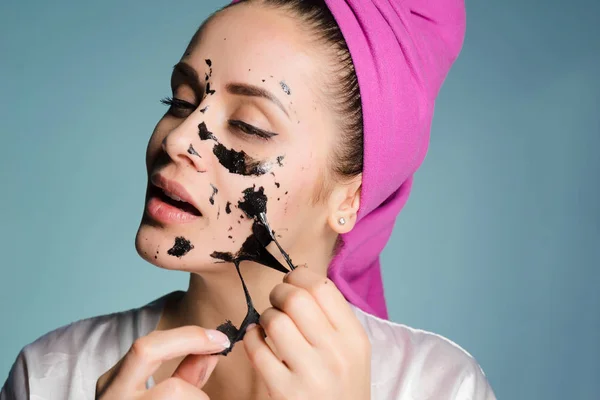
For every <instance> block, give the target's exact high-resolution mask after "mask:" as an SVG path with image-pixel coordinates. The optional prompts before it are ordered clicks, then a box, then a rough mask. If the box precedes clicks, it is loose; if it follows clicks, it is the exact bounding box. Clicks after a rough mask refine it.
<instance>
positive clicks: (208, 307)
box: [154, 260, 327, 400]
mask: <svg viewBox="0 0 600 400" xmlns="http://www.w3.org/2000/svg"><path fill="white" fill-rule="evenodd" d="M326 262H327V261H326V260H323V261H321V262H319V261H317V260H315V261H314V263H315V264H312V265H324V266H325V267H322V268H320V273H322V274H323V276H325V275H326V266H327V263H326ZM309 265H310V264H309ZM309 267H310V266H309ZM315 270H317V268H315ZM240 271H241V274H242V276H243V278H244V282H245V283H246V286H247V288H248V291H249V293H250V296H251V298H252V303H253V305H254V308H255V309H256V311H258V313H259V314H260V313H262V312H263V311H265V310H266V309H267V308H269V307H271V304H270V302H269V294H270V292H271V290H272V289H273V288H274V287H275V286H276V285H277V284H279V283H281V282H282V280H283V274H282V273H281V272H279V271H275V270H273V269H270V268H266V267H264V266H262V265H258V264H255V263H251V262H242V263H241V265H240ZM247 311H248V308H247V305H246V298H245V295H244V291H243V288H242V283H241V281H240V278H239V276H238V273H237V271H236V269H235V266H234V265H233V264H230V263H224V264H222V270H218V271H216V272H207V273H203V274H202V275H199V274H195V273H192V274H190V281H189V287H188V290H187V292H186V293H185V294H184V295H183V296H182V297H181V298H180V299H179V300H177V301H174V302H172V304H170V305H167V306H165V309H164V310H163V315H162V317H161V321H160V323H159V327H158V329H161V330H162V329H173V328H176V327H179V326H184V325H197V326H201V327H203V328H207V329H215V328H216V327H217V326H219V325H221V324H222V323H224V322H225V321H226V320H230V321H231V322H232V323H233V325H234V326H235V327H236V328H239V327H240V325H241V323H242V321H243V320H244V318H245V317H246V313H247ZM180 361H181V359H180V360H173V361H172V362H171V363H169V364H167V365H165V367H163V368H161V371H157V374H155V377H154V378H155V380H156V381H157V383H158V382H159V381H160V380H162V379H166V378H167V377H168V376H170V375H171V374H172V373H173V372H174V370H175V368H176V367H177V365H178V364H179V362H180ZM157 375H158V376H157ZM203 390H204V391H206V393H207V394H209V396H210V398H211V399H213V400H225V399H227V400H228V399H264V398H267V397H268V395H267V392H266V388H265V387H264V386H263V385H262V382H261V380H260V378H259V376H258V375H257V373H256V371H254V369H253V368H252V366H251V364H250V361H249V359H248V356H247V354H246V350H245V348H244V345H243V343H242V342H238V343H237V344H236V345H235V346H234V348H233V350H232V352H231V353H229V354H228V355H227V356H225V357H223V356H221V357H220V360H219V363H218V364H217V367H216V368H215V370H214V372H213V374H212V375H211V378H210V379H209V381H208V383H207V384H206V386H205V388H204V389H203Z"/></svg>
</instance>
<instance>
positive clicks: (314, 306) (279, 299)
mask: <svg viewBox="0 0 600 400" xmlns="http://www.w3.org/2000/svg"><path fill="white" fill-rule="evenodd" d="M269 299H270V301H271V304H273V307H275V308H277V309H278V310H281V311H283V312H284V313H285V314H287V315H288V316H289V317H290V318H291V320H292V321H293V322H294V323H295V324H296V326H297V327H298V329H299V330H300V332H301V333H302V335H303V336H304V337H305V338H306V340H307V341H308V342H309V343H310V344H311V345H313V346H315V347H321V348H328V347H331V346H332V345H333V343H332V342H331V340H332V338H334V337H335V335H336V334H337V332H336V331H335V329H333V326H332V325H331V323H330V322H329V319H328V318H327V316H326V315H325V314H324V312H323V310H322V309H321V307H320V306H319V304H318V303H317V302H316V301H315V299H314V298H313V297H312V296H311V295H310V293H308V291H306V290H304V289H302V288H299V287H297V286H294V285H291V284H289V283H280V284H278V285H277V286H275V288H273V290H272V291H271V294H270V297H269ZM261 325H263V324H262V323H261ZM263 326H264V325H263ZM267 335H269V333H268V332H267ZM269 336H270V335H269Z"/></svg>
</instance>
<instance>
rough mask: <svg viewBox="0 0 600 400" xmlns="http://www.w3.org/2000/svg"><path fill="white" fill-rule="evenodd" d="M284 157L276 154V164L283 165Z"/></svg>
mask: <svg viewBox="0 0 600 400" xmlns="http://www.w3.org/2000/svg"><path fill="white" fill-rule="evenodd" d="M284 158H285V156H277V165H279V166H280V167H283V163H282V161H283V159H284Z"/></svg>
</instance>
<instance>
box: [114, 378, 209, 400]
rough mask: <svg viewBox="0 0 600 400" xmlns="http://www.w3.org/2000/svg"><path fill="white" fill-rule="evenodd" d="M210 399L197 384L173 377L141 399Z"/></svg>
mask: <svg viewBox="0 0 600 400" xmlns="http://www.w3.org/2000/svg"><path fill="white" fill-rule="evenodd" d="M119 398H121V397H119ZM173 399H177V400H210V399H209V397H208V395H207V394H206V393H204V392H203V391H202V390H200V389H198V388H197V387H196V386H194V385H192V384H190V383H189V382H186V381H184V380H183V379H180V378H175V377H171V378H169V379H166V380H164V381H162V382H161V383H159V384H158V385H156V386H154V387H153V388H151V389H150V390H148V391H147V392H146V393H144V395H143V396H142V397H141V398H140V400H173Z"/></svg>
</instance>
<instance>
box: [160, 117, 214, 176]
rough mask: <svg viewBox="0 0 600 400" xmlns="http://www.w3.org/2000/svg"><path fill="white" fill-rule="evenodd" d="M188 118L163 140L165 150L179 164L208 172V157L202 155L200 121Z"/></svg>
mask: <svg viewBox="0 0 600 400" xmlns="http://www.w3.org/2000/svg"><path fill="white" fill-rule="evenodd" d="M199 122H200V121H196V120H195V119H194V118H187V119H186V120H185V121H183V122H182V123H181V124H180V125H179V126H178V127H176V128H175V129H173V130H172V131H171V132H169V133H168V134H167V135H166V136H165V138H164V139H163V141H162V149H163V151H164V152H165V153H166V154H167V155H168V156H169V158H171V160H173V162H175V163H177V164H183V165H184V166H190V167H193V168H195V169H196V171H198V172H206V161H207V160H206V159H204V158H203V156H202V155H201V150H200V147H201V146H202V144H201V141H200V137H199V136H198V123H199Z"/></svg>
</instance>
